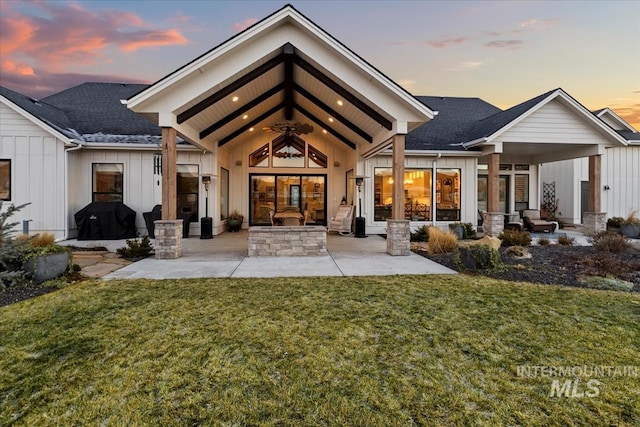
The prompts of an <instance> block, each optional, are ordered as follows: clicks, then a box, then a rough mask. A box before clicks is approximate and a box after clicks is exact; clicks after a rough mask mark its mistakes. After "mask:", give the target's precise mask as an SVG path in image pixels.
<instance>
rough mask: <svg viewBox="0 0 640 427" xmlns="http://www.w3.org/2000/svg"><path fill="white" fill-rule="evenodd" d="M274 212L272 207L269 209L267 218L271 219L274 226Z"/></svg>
mask: <svg viewBox="0 0 640 427" xmlns="http://www.w3.org/2000/svg"><path fill="white" fill-rule="evenodd" d="M274 214H275V211H274V210H273V209H272V210H270V211H269V219H271V225H272V226H274V225H276V223H275V221H274V220H273V215H274Z"/></svg>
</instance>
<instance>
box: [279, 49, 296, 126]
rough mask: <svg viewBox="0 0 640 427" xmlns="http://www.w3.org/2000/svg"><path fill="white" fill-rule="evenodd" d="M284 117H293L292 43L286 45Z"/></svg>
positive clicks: (289, 118)
mask: <svg viewBox="0 0 640 427" xmlns="http://www.w3.org/2000/svg"><path fill="white" fill-rule="evenodd" d="M282 51H283V53H284V118H285V120H287V121H289V120H291V119H293V57H294V56H295V52H294V47H293V45H292V44H291V43H287V44H285V45H284V47H283V49H282Z"/></svg>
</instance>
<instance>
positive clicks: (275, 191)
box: [249, 174, 327, 225]
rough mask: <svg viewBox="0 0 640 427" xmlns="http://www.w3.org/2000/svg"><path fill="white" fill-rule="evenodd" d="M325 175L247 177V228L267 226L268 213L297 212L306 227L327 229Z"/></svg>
mask: <svg viewBox="0 0 640 427" xmlns="http://www.w3.org/2000/svg"><path fill="white" fill-rule="evenodd" d="M326 181H327V176H326V175H263V174H251V175H249V197H250V200H249V225H270V224H271V217H270V215H269V213H270V212H271V211H274V212H282V211H284V210H291V209H293V210H298V211H299V212H300V213H302V214H303V215H305V218H306V223H307V224H311V225H326V213H327V208H326V206H327V193H326Z"/></svg>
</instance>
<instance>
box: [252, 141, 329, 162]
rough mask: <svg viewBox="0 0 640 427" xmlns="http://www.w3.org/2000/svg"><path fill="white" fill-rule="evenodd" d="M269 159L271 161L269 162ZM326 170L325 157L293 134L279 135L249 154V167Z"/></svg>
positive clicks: (326, 159)
mask: <svg viewBox="0 0 640 427" xmlns="http://www.w3.org/2000/svg"><path fill="white" fill-rule="evenodd" d="M269 158H271V161H269ZM269 162H271V167H274V168H305V167H306V168H310V169H321V168H322V169H326V167H327V165H328V163H329V162H328V158H327V155H326V154H324V153H323V152H322V151H320V150H318V149H317V148H316V147H314V146H312V145H311V144H307V143H306V142H305V140H304V139H302V138H300V137H299V136H298V135H295V134H288V133H286V134H281V135H279V136H278V137H277V138H275V139H274V140H273V141H271V143H267V144H264V145H263V146H261V147H260V148H258V149H257V150H255V151H254V152H253V153H251V154H249V167H252V168H268V167H269Z"/></svg>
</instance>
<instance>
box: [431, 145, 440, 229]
mask: <svg viewBox="0 0 640 427" xmlns="http://www.w3.org/2000/svg"><path fill="white" fill-rule="evenodd" d="M440 157H442V153H438V155H437V156H436V158H435V159H433V160H432V161H431V167H432V168H433V175H432V179H431V222H432V223H433V226H434V227H435V226H436V186H435V183H436V162H437V161H438V159H439V158H440Z"/></svg>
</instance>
